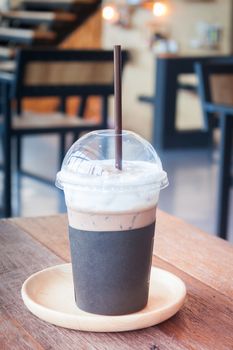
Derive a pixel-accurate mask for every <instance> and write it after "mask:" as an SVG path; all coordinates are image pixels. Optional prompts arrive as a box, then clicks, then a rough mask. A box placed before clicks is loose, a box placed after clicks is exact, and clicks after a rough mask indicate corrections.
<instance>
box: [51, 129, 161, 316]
mask: <svg viewBox="0 0 233 350" xmlns="http://www.w3.org/2000/svg"><path fill="white" fill-rule="evenodd" d="M122 145H123V162H122V170H118V169H116V168H115V165H114V157H113V152H114V151H113V147H114V133H113V132H112V131H98V132H93V133H89V134H88V135H86V136H84V137H83V138H81V139H80V140H79V141H77V142H76V143H75V144H74V145H73V146H72V147H71V149H70V151H69V152H68V153H67V155H66V157H65V159H64V162H63V166H62V169H61V172H59V173H58V175H57V183H58V185H59V187H62V189H63V190H64V193H65V200H66V205H67V212H68V219H69V240H70V249H71V259H72V268H73V281H74V294H75V300H76V303H77V305H78V307H79V308H81V309H82V310H84V311H87V312H92V313H96V314H103V315H122V314H128V313H133V312H136V311H138V310H141V309H142V308H144V307H145V306H146V304H147V300H148V291H149V279H150V268H151V259H152V250H153V241H154V231H155V219H156V206H157V203H158V198H159V192H160V189H161V188H164V187H165V186H166V185H167V175H166V173H165V172H164V171H163V169H162V165H161V162H160V160H159V158H158V156H157V154H156V152H155V151H154V149H153V148H152V146H151V145H150V144H149V143H148V142H147V141H145V140H143V139H142V138H140V137H139V136H138V135H136V134H134V133H131V132H127V131H124V132H123V134H122Z"/></svg>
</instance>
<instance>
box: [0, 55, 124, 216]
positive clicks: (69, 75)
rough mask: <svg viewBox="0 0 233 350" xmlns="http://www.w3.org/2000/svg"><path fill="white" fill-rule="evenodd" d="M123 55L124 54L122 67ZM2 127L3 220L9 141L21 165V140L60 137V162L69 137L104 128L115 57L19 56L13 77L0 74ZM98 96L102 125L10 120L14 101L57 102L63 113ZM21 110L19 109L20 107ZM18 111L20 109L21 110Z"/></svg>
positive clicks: (51, 118) (57, 117) (60, 116)
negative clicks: (70, 103) (68, 104)
mask: <svg viewBox="0 0 233 350" xmlns="http://www.w3.org/2000/svg"><path fill="white" fill-rule="evenodd" d="M126 57H127V54H126V52H123V55H122V66H123V65H124V63H125V61H126ZM0 83H1V86H2V102H3V103H2V105H3V122H2V124H1V127H0V132H1V134H2V136H3V141H4V142H3V144H4V147H3V149H4V166H3V170H4V216H6V217H9V216H11V215H12V203H11V189H12V184H11V166H12V164H11V160H12V159H11V153H12V148H11V140H12V137H16V139H17V140H18V150H17V158H18V160H17V163H18V166H19V164H20V147H19V146H20V138H21V137H22V136H23V135H29V134H34V135H35V134H52V133H55V134H59V135H60V137H61V148H60V159H62V158H63V157H64V151H63V150H64V139H65V135H66V134H67V133H68V132H73V133H76V134H77V135H79V134H80V133H81V132H84V131H91V130H95V129H105V128H107V116H108V97H109V96H110V95H113V93H114V84H113V53H112V51H103V50H75V51H74V50H22V51H19V53H18V55H17V59H16V69H15V72H14V73H9V72H5V73H1V74H0ZM93 95H95V96H100V97H101V98H102V118H101V121H100V122H96V121H92V120H85V119H84V118H77V117H76V118H69V117H67V116H66V115H65V114H64V113H61V112H60V113H55V114H54V115H47V116H43V117H42V116H38V115H31V114H28V115H24V114H23V113H21V114H20V115H16V116H14V115H13V113H12V108H11V105H12V103H11V101H12V99H16V100H17V101H21V100H22V99H23V98H25V97H48V96H53V97H55V96H56V97H59V98H60V99H61V100H62V102H63V103H62V110H63V112H64V111H65V99H66V98H67V97H69V96H82V97H83V98H84V99H85V98H87V97H88V96H93ZM19 105H20V104H19ZM19 109H20V108H19Z"/></svg>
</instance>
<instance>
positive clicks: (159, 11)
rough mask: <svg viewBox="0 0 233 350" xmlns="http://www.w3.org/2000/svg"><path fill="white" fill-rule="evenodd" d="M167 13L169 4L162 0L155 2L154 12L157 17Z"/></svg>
mask: <svg viewBox="0 0 233 350" xmlns="http://www.w3.org/2000/svg"><path fill="white" fill-rule="evenodd" d="M166 13H167V6H166V5H165V4H164V3H163V2H160V1H157V2H155V3H154V6H153V14H154V16H156V17H161V16H164V15H165V14H166Z"/></svg>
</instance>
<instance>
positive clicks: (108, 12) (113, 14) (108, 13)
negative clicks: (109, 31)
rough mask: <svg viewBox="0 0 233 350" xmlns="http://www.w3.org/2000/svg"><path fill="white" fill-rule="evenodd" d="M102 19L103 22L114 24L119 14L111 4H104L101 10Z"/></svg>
mask: <svg viewBox="0 0 233 350" xmlns="http://www.w3.org/2000/svg"><path fill="white" fill-rule="evenodd" d="M102 17H103V19H104V20H105V21H108V22H110V23H116V22H118V20H119V13H118V11H117V8H116V6H115V5H113V4H106V5H104V6H103V8H102Z"/></svg>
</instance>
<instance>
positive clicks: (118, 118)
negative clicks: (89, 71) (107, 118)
mask: <svg viewBox="0 0 233 350" xmlns="http://www.w3.org/2000/svg"><path fill="white" fill-rule="evenodd" d="M114 94H115V135H116V136H115V167H116V168H117V169H119V170H122V101H121V46H120V45H115V46H114Z"/></svg>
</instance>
